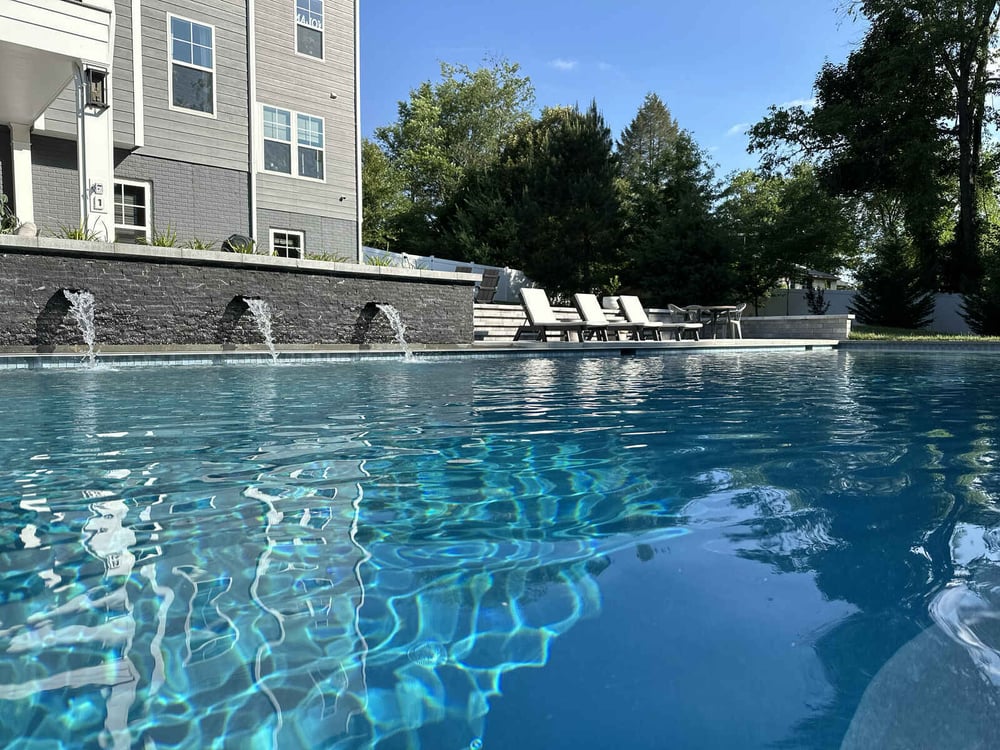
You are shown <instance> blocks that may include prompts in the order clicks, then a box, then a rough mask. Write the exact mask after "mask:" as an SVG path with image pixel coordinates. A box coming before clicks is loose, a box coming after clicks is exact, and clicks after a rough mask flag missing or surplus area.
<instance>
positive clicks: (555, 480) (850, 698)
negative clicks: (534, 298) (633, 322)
mask: <svg viewBox="0 0 1000 750" xmlns="http://www.w3.org/2000/svg"><path fill="white" fill-rule="evenodd" d="M991 367H992V364H991V363H987V364H985V365H981V364H979V363H978V362H977V361H975V360H974V361H972V362H965V363H962V364H961V366H958V365H955V364H951V365H948V366H945V365H940V364H938V361H937V360H934V359H933V358H921V360H920V361H919V362H916V361H914V360H905V359H897V360H894V361H892V362H891V363H889V364H886V362H885V361H884V360H883V361H881V362H879V361H876V360H873V359H866V358H864V357H853V356H848V357H842V356H837V355H831V356H825V355H823V356H816V357H812V358H808V359H802V358H799V359H794V358H780V357H779V358H776V359H770V358H767V359H763V360H759V359H758V360H753V361H751V360H750V359H749V358H747V357H739V356H733V355H724V356H718V357H716V356H711V355H706V356H703V357H676V358H672V357H663V358H661V359H644V358H634V359H627V360H584V361H582V362H578V363H574V362H572V361H560V360H522V361H516V362H513V363H510V362H508V363H490V362H486V363H480V364H477V365H476V366H475V367H474V368H473V370H472V371H471V373H470V372H468V371H465V372H459V371H458V368H455V367H454V366H453V365H451V364H449V365H446V366H443V367H436V366H434V365H430V364H427V363H418V364H414V365H413V366H412V367H408V368H405V370H406V371H405V372H403V371H402V368H395V367H392V368H389V367H386V366H384V365H380V364H374V365H372V366H371V367H367V368H365V367H362V368H356V367H352V368H351V369H347V368H345V369H340V370H337V371H336V373H335V375H336V377H331V372H329V371H328V370H327V369H326V368H295V367H287V368H286V367H282V368H272V367H266V368H259V369H250V368H248V369H246V370H228V369H225V368H218V369H217V370H205V371H197V372H196V371H190V372H187V373H185V374H182V375H177V374H172V373H96V372H95V373H87V374H86V375H87V377H90V378H92V379H93V380H94V382H95V383H97V385H95V386H94V387H91V388H89V389H83V390H81V389H80V388H79V383H77V382H75V381H72V380H70V379H69V378H67V377H65V376H62V375H47V376H45V377H43V378H39V379H31V378H24V379H21V380H18V379H16V378H15V379H13V380H12V381H11V383H10V387H9V388H8V389H7V392H8V393H9V397H8V399H7V402H8V406H6V407H0V409H6V410H7V411H6V412H5V413H3V414H0V417H2V418H0V458H2V461H0V466H2V467H3V468H2V469H0V493H2V495H0V570H3V571H4V573H3V579H2V585H0V700H2V701H3V703H2V706H3V708H4V711H5V722H4V725H3V727H2V728H0V740H3V741H7V742H8V744H11V743H14V742H17V743H20V744H21V745H22V746H23V747H34V746H44V744H45V743H46V742H48V743H52V742H58V741H64V742H69V741H70V739H69V738H72V740H73V741H75V742H76V741H80V740H79V738H86V740H85V741H86V742H90V743H91V744H97V743H99V742H103V743H104V745H106V746H110V747H128V746H135V745H139V746H146V747H153V746H155V747H207V746H211V745H212V743H213V742H216V741H218V738H226V742H227V743H230V744H232V746H245V747H306V746H310V747H329V748H337V749H340V750H348V749H351V750H353V749H354V748H363V747H378V748H379V750H388V749H389V748H404V747H405V748H421V747H423V748H444V750H448V748H464V747H470V746H473V745H474V744H475V743H477V742H481V743H482V744H483V745H484V746H486V747H489V746H509V745H510V744H511V743H513V742H514V741H515V739H516V741H517V742H518V743H519V745H518V746H519V747H522V748H523V750H529V748H532V747H538V746H544V742H543V741H542V739H541V738H543V736H544V731H543V730H538V731H537V732H534V731H532V732H527V731H526V730H525V728H524V724H523V721H521V720H517V719H515V720H511V721H509V722H507V724H505V725H503V726H491V723H492V719H491V714H495V710H496V708H495V707H496V704H497V702H498V699H499V697H500V696H501V690H502V689H506V690H507V691H508V697H507V700H510V701H511V702H512V703H513V704H515V705H517V706H518V707H519V708H520V709H521V710H522V712H524V711H526V709H528V708H530V707H531V704H532V702H533V701H535V700H536V697H533V696H537V693H535V692H533V691H532V690H530V689H528V688H525V691H526V692H525V695H526V696H528V697H525V698H523V699H522V700H520V701H519V700H518V691H517V690H513V691H511V690H510V689H509V688H505V683H507V682H508V681H512V682H514V681H513V680H511V677H512V676H513V675H518V674H531V675H532V678H531V679H530V680H526V684H528V685H529V686H531V687H534V686H535V685H537V684H544V681H545V679H547V677H546V676H554V675H560V674H564V672H563V671H562V670H564V669H565V667H564V666H560V667H559V668H557V669H553V668H552V667H553V659H554V653H555V652H556V651H557V650H559V649H560V648H569V647H570V645H571V644H572V649H571V651H572V660H573V661H574V662H586V661H588V659H589V658H591V657H594V656H603V655H604V654H606V653H609V652H613V653H617V654H619V655H624V656H622V658H626V657H627V656H628V654H629V652H630V651H631V652H636V653H644V654H646V653H648V654H652V655H653V657H651V658H655V659H656V660H658V661H656V662H655V663H653V664H651V665H646V667H645V668H644V667H643V665H641V664H635V665H633V668H632V671H629V672H624V673H623V674H622V675H621V676H620V678H615V679H620V681H619V682H614V683H613V685H614V688H615V691H614V695H615V696H617V697H616V698H615V700H620V701H621V702H622V705H621V706H618V704H614V705H615V706H616V707H617V708H621V709H622V710H625V709H627V708H629V707H630V706H631V705H632V704H630V701H635V702H636V703H637V704H638V702H639V697H638V693H640V692H645V693H647V694H648V696H650V698H649V702H648V703H643V704H642V706H643V711H642V712H636V713H635V716H636V721H635V722H634V725H633V726H625V725H622V724H620V723H618V724H615V726H613V727H612V729H613V730H614V732H615V733H616V734H615V736H616V737H618V738H619V739H620V738H621V737H623V736H624V737H628V738H630V739H635V740H636V741H635V742H634V743H633V746H635V747H645V746H650V747H653V746H656V745H655V742H658V741H663V738H664V736H665V735H663V733H662V727H663V726H668V727H669V738H668V739H669V741H671V742H675V743H676V744H677V745H678V746H683V745H684V744H685V742H686V741H687V740H692V741H693V739H692V738H697V737H699V736H713V737H714V736H718V737H720V738H722V737H725V738H726V739H727V741H728V740H732V737H733V735H728V734H725V732H724V731H723V728H722V725H723V724H724V723H725V722H720V721H719V718H718V717H719V710H721V709H719V707H718V705H717V704H718V703H719V701H717V700H713V696H715V697H718V696H719V695H722V696H724V698H725V700H723V701H722V703H724V704H725V711H726V715H727V716H728V717H729V719H730V720H731V722H730V723H731V724H732V725H733V726H739V725H741V723H742V724H744V725H747V726H749V722H752V721H754V719H753V717H754V716H755V715H757V714H759V713H760V711H761V710H762V709H761V706H766V705H768V704H769V703H773V702H780V703H781V705H783V706H785V708H783V709H782V710H781V711H775V712H772V714H773V715H771V716H770V718H769V719H768V720H767V721H764V720H761V721H760V722H759V723H758V724H754V727H755V730H754V731H755V732H756V733H749V732H745V734H744V737H745V739H746V738H751V739H748V740H746V742H744V746H764V745H768V746H774V745H775V744H777V745H782V746H788V747H809V748H818V747H837V746H839V744H840V743H841V741H842V740H844V738H845V737H847V738H848V741H849V742H855V741H857V742H858V744H856V745H854V746H858V747H863V746H865V744H864V743H865V742H868V745H867V746H891V743H892V742H893V741H896V740H894V739H893V735H891V733H890V734H885V733H884V732H883V733H882V734H880V735H879V737H880V738H881V739H880V740H879V742H877V743H875V744H874V745H873V744H871V738H872V737H874V736H875V735H873V734H872V733H871V730H872V728H873V727H879V726H882V727H884V726H886V723H885V721H884V717H885V711H886V710H889V709H888V708H887V707H890V708H891V707H894V706H895V707H899V706H903V705H906V702H907V701H909V702H911V703H913V705H922V703H928V704H929V703H933V702H936V704H935V705H945V706H948V705H949V701H950V702H951V704H950V709H951V710H953V711H955V712H961V715H962V716H963V717H966V718H967V717H968V716H969V715H971V714H972V713H973V712H972V710H971V708H970V707H977V706H978V707H979V708H981V709H983V710H984V711H985V707H986V703H988V702H989V701H991V700H993V699H992V698H991V697H990V696H991V695H992V692H991V691H992V690H994V689H995V682H994V679H995V678H996V675H997V670H998V665H1000V659H998V646H1000V639H998V637H997V630H996V623H997V622H998V619H997V617H996V615H995V613H996V612H997V611H998V609H997V606H998V604H1000V603H998V602H997V601H996V597H997V591H998V588H997V586H996V584H997V582H1000V578H998V573H997V572H996V569H997V562H998V559H1000V541H998V540H1000V534H998V532H997V529H998V528H1000V522H998V521H1000V519H998V517H997V516H998V514H997V508H996V503H997V498H998V491H1000V479H998V477H997V474H996V472H995V470H994V467H995V465H996V424H997V418H998V416H1000V415H998V412H997V406H996V405H995V403H994V402H993V400H992V399H991V398H990V397H989V389H988V388H987V387H986V385H987V384H989V383H990V382H992V381H991V380H990V378H991V377H992V376H991V372H992V370H991ZM512 371H513V374H514V380H516V383H517V386H516V387H514V386H513V385H512V381H511V372H512ZM359 372H360V373H361V374H360V375H359V374H358V373H359ZM786 375H787V376H788V377H787V378H786V377H785V376H786ZM778 378H782V379H781V380H780V381H779V380H777V379H778ZM189 379H190V380H189ZM776 382H780V384H781V386H780V389H779V388H776V386H775V383H776ZM193 383H196V384H197V385H193ZM776 394H777V395H778V396H777V397H776ZM373 404H376V405H377V406H372V405H373ZM959 407H960V408H959ZM14 410H19V414H20V416H19V417H18V419H22V420H25V421H26V422H27V423H30V424H31V425H32V427H31V428H30V429H22V428H19V427H18V421H17V420H15V419H14V418H13V417H12V416H11V415H12V414H13V412H14ZM636 582H642V585H643V587H644V588H630V587H631V586H638V584H637V583H636ZM763 582H766V585H763ZM625 592H627V593H628V595H626V593H625ZM609 600H610V601H611V608H610V609H611V611H608V609H609V607H608V601H609ZM622 613H627V614H628V615H629V617H622ZM619 617H622V619H616V618H619ZM636 623H641V624H643V626H644V627H639V625H637V624H636ZM595 628H607V630H599V632H600V633H601V638H597V639H595V637H594V635H593V633H594V632H595V630H594V629H595ZM588 633H589V634H590V635H589V636H585V635H584V634H588ZM588 638H589V639H590V640H588ZM578 639H581V640H578ZM602 639H603V640H602ZM776 639H779V640H776ZM612 641H613V642H614V643H613V644H612ZM789 642H793V643H792V645H791V646H789V645H788V644H789ZM663 643H666V644H667V647H663V646H662V644H663ZM616 648H617V649H618V651H615V649H616ZM644 649H645V650H644ZM661 649H662V650H661ZM564 659H565V654H564ZM737 663H738V664H739V665H742V666H741V668H740V669H736V668H735V667H734V664H737ZM947 664H951V665H953V667H954V669H953V671H952V672H951V673H950V674H951V677H950V678H948V679H947V680H944V678H942V677H941V676H940V675H938V678H937V681H938V682H939V683H940V682H941V681H942V680H944V681H945V682H947V684H948V685H950V686H951V688H952V690H951V692H950V693H944V692H941V691H937V692H934V691H930V690H927V689H924V690H923V691H922V692H921V690H920V689H919V684H914V686H913V689H912V690H909V691H907V690H902V687H905V686H906V685H910V684H911V683H909V682H907V681H906V680H901V679H900V678H899V674H917V675H921V676H922V678H923V680H924V682H926V683H927V684H930V683H934V682H935V677H934V676H935V675H936V674H937V670H938V669H940V668H944V665H947ZM525 667H534V668H536V669H534V670H523V668H525ZM542 667H544V669H540V668H542ZM580 668H581V669H582V668H583V667H580ZM900 670H902V671H900ZM775 672H778V673H780V674H782V675H783V676H784V678H785V681H784V682H783V683H782V684H781V685H775V686H766V685H765V684H764V683H765V682H766V680H765V673H766V674H773V673H775ZM574 674H576V673H574ZM876 675H879V677H877V678H876V677H875V676H876ZM600 679H601V680H604V679H605V678H604V677H601V678H600ZM611 679H612V678H611V677H608V678H607V680H609V681H610V680H611ZM641 679H648V680H649V682H648V685H647V689H646V690H645V691H642V690H640V689H639V688H638V687H637V685H639V684H642V683H641ZM536 681H537V682H536ZM977 681H978V684H980V685H981V686H985V688H987V689H979V690H978V692H977V693H976V695H975V696H971V693H970V692H969V691H967V690H965V689H964V688H963V687H962V686H963V685H964V686H966V687H969V686H971V685H973V684H977ZM588 684H589V683H587V682H586V681H582V680H563V681H562V682H559V683H557V684H555V685H554V687H553V689H552V690H551V691H550V693H547V695H550V696H557V697H562V698H563V701H562V703H563V704H565V706H566V711H567V716H568V715H569V714H570V713H572V717H571V718H567V719H566V720H565V722H563V723H559V724H558V726H559V727H560V728H561V729H562V730H564V731H566V736H567V737H569V736H571V735H572V731H575V730H577V729H579V731H582V732H584V735H583V736H582V738H581V739H580V740H579V742H582V743H586V742H587V741H588V739H587V734H586V733H587V732H591V733H593V732H594V731H595V727H597V726H598V725H599V723H600V722H599V721H598V720H597V719H596V718H591V716H592V715H593V716H595V717H596V716H597V715H598V714H600V713H601V712H602V710H604V709H606V707H603V708H602V706H600V705H597V704H595V705H594V706H593V707H592V710H589V711H588V710H581V709H580V707H579V706H578V705H577V702H578V701H584V699H585V697H586V696H585V695H584V694H585V693H587V692H588V690H587V689H584V688H583V687H581V685H588ZM602 684H603V683H602ZM886 691H888V692H886ZM597 692H599V691H595V694H597ZM663 696H669V700H666V699H664V698H663ZM741 696H744V697H741ZM657 697H659V702H657V701H656V699H657ZM595 700H596V699H595ZM859 707H860V708H859ZM893 710H895V711H896V714H897V715H905V717H907V718H909V719H912V720H913V721H912V722H911V726H910V728H909V729H907V730H905V731H904V730H903V729H902V728H901V724H900V723H899V722H896V723H894V724H892V725H891V726H896V727H900V732H899V734H898V735H896V737H897V738H909V737H913V736H919V732H924V733H926V732H928V731H929V730H928V729H927V728H926V727H925V726H922V725H921V724H920V722H919V721H917V720H918V719H919V718H920V717H921V716H931V715H934V711H933V710H932V709H931V708H927V709H926V710H922V709H908V710H905V711H904V710H902V709H898V708H897V709H893ZM938 713H939V714H940V713H941V712H940V711H939V712H938ZM522 715H524V714H523V713H522ZM956 715H957V714H956ZM984 715H987V716H988V715H991V714H984ZM699 717H700V718H699ZM698 722H701V725H700V726H699V723H698ZM706 722H710V723H711V724H712V725H713V729H712V731H711V732H708V733H707V734H703V735H699V734H698V732H702V733H705V732H707V730H706V729H705V728H704V724H705V723H706ZM852 722H853V723H852ZM880 722H881V723H880ZM765 725H766V726H765ZM647 727H648V728H649V731H650V732H652V731H653V730H654V729H658V731H660V733H659V734H658V735H656V737H657V739H654V740H650V743H654V744H650V743H646V744H645V745H644V744H643V743H642V741H641V738H642V737H645V736H646V735H645V734H644V732H645V731H646V728H647ZM966 729H967V730H968V731H967V732H966V734H964V735H962V736H963V737H964V738H966V739H969V744H967V745H965V746H969V747H974V746H975V744H974V741H977V740H976V738H977V737H981V736H987V737H991V735H989V734H988V731H989V730H983V729H982V728H981V727H977V726H976V725H975V723H974V722H972V720H971V719H968V720H967V722H966ZM911 730H913V731H911ZM917 730H919V731H917ZM687 731H689V732H690V734H685V733H684V732H687ZM879 731H881V730H879ZM984 731H986V732H987V734H986V735H983V732H984ZM977 732H978V733H977ZM491 737H496V738H498V739H497V740H496V742H497V743H498V744H497V745H491V742H490V738H491ZM596 737H597V735H596V734H592V735H591V737H590V740H591V741H592V742H597V741H598V740H597V739H596ZM508 740H509V741H508ZM567 741H568V740H567ZM610 741H611V740H609V742H610ZM734 741H735V740H734ZM899 741H900V742H902V741H903V740H902V739H899ZM505 742H506V743H507V744H504V743H505ZM720 742H722V740H720ZM879 743H884V744H879ZM689 744H690V743H689ZM13 746H15V747H16V746H18V745H17V744H14V745H13ZM730 746H731V745H730ZM847 746H852V745H850V744H848V745H847Z"/></svg>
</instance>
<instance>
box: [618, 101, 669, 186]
mask: <svg viewBox="0 0 1000 750" xmlns="http://www.w3.org/2000/svg"><path fill="white" fill-rule="evenodd" d="M680 137H681V129H680V126H679V125H678V124H677V120H675V119H674V118H673V116H672V115H671V114H670V111H669V110H668V109H667V106H666V105H665V104H664V103H663V101H662V100H661V99H660V97H658V96H657V95H656V94H654V93H649V94H646V98H645V99H644V100H643V102H642V106H640V107H639V111H638V112H637V113H636V115H635V117H634V118H633V119H632V122H631V123H629V125H628V126H627V127H626V128H625V129H624V130H623V131H622V134H621V138H619V140H618V148H617V152H618V161H619V164H620V166H621V176H622V179H624V180H625V181H626V182H627V183H629V185H631V186H638V185H647V184H650V183H651V182H653V181H654V180H655V179H656V174H657V172H662V170H660V169H659V166H658V165H660V164H661V163H662V159H663V158H664V156H665V155H666V154H668V153H669V152H671V151H673V150H674V149H675V148H676V145H677V139H678V138H680Z"/></svg>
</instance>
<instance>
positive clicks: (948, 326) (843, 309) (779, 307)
mask: <svg viewBox="0 0 1000 750" xmlns="http://www.w3.org/2000/svg"><path fill="white" fill-rule="evenodd" d="M823 299H824V300H825V301H826V302H829V303H830V309H829V310H827V311H826V312H827V315H843V314H846V313H848V312H850V310H848V307H849V306H850V304H851V301H852V300H853V299H854V291H853V290H850V289H837V290H833V289H825V290H823ZM961 310H962V295H960V294H938V295H935V304H934V320H933V321H932V322H931V324H930V325H929V326H927V330H928V331H937V332H938V333H971V331H970V330H969V324H968V323H966V322H965V319H964V318H962V315H961ZM809 314H810V313H809V305H808V304H807V303H806V294H805V290H803V289H792V290H791V291H790V292H789V291H788V290H785V289H781V290H779V291H775V292H773V293H772V295H771V297H770V298H769V299H767V300H766V301H765V302H764V304H763V306H762V307H761V310H760V315H767V316H771V315H809Z"/></svg>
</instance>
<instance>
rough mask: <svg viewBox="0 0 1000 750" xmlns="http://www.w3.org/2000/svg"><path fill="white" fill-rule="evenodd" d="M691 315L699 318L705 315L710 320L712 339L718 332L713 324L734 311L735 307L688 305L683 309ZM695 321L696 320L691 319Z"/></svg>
mask: <svg viewBox="0 0 1000 750" xmlns="http://www.w3.org/2000/svg"><path fill="white" fill-rule="evenodd" d="M684 309H685V310H687V311H688V313H689V314H691V315H696V316H698V317H700V316H701V315H704V314H707V315H708V316H709V318H710V322H709V325H710V326H711V327H712V338H713V339H714V338H717V333H718V330H717V329H716V327H715V324H716V323H717V322H718V321H719V318H720V317H722V316H723V315H728V314H729V313H731V312H733V311H734V310H736V305H688V306H687V307H685V308H684ZM692 319H693V320H696V319H697V318H692Z"/></svg>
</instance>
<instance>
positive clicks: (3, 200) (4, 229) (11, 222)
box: [0, 193, 21, 234]
mask: <svg viewBox="0 0 1000 750" xmlns="http://www.w3.org/2000/svg"><path fill="white" fill-rule="evenodd" d="M19 226H21V222H19V221H18V220H17V217H16V216H15V215H14V212H13V211H11V210H10V206H8V205H7V196H6V195H4V194H3V193H0V234H14V232H16V231H17V228H18V227H19Z"/></svg>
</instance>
